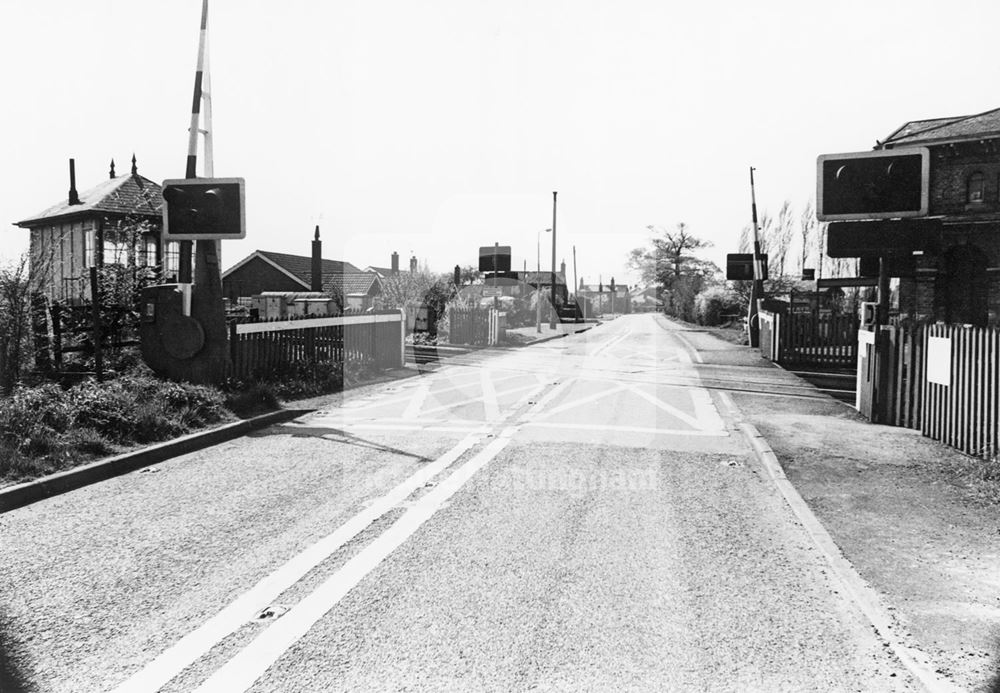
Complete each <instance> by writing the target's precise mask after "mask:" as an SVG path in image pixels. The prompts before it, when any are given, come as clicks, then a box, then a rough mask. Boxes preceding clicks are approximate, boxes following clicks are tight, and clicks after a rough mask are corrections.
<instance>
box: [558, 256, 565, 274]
mask: <svg viewBox="0 0 1000 693" xmlns="http://www.w3.org/2000/svg"><path fill="white" fill-rule="evenodd" d="M559 271H560V272H562V276H563V277H565V276H566V261H565V260H563V261H562V263H561V264H560V265H559Z"/></svg>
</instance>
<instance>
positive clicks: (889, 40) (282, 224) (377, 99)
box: [0, 0, 1000, 285]
mask: <svg viewBox="0 0 1000 693" xmlns="http://www.w3.org/2000/svg"><path fill="white" fill-rule="evenodd" d="M200 11H201V0H170V2H163V1H162V0H89V1H88V2H85V3H81V2H78V1H77V0H30V1H28V0H0V63H2V64H3V66H4V67H3V68H2V69H0V93H2V94H3V95H4V96H5V98H4V103H3V107H2V108H0V131H2V132H4V133H6V135H5V136H4V137H3V138H2V141H0V161H2V162H3V166H2V167H0V191H2V193H0V219H3V220H5V221H6V222H7V223H8V224H13V223H14V222H16V221H18V220H21V219H25V218H28V217H30V216H32V215H34V214H36V213H37V212H40V211H42V210H43V209H45V208H46V207H48V206H50V205H52V204H54V203H56V202H58V201H60V200H61V199H62V198H63V197H64V196H65V195H66V191H67V190H68V187H69V181H68V165H67V160H68V159H69V158H71V157H73V158H75V159H76V171H77V186H78V188H80V189H81V190H82V189H86V188H89V187H91V186H93V185H96V184H98V183H100V182H101V181H102V180H104V179H105V178H106V177H107V175H108V164H109V162H110V160H111V159H112V158H113V159H114V160H115V162H116V165H117V171H118V173H119V174H123V173H127V172H128V170H129V166H130V163H129V161H130V159H131V156H132V153H133V152H135V154H136V156H137V158H138V167H139V172H140V173H141V174H143V175H145V176H147V177H149V178H151V179H153V180H156V181H162V180H164V179H167V178H180V177H183V173H184V161H185V157H186V153H187V127H188V123H189V119H190V109H191V95H192V87H193V81H194V69H195V61H196V57H197V46H198V26H199V19H200ZM997 26H1000V3H996V2H995V1H986V0H983V1H978V0H952V1H951V2H948V3H944V2H921V1H920V0H906V1H905V2H894V1H893V2H889V1H880V0H864V1H857V0H842V1H840V2H808V1H806V0H795V1H792V0H788V1H785V0H758V1H756V2H753V3H749V2H736V1H728V0H723V1H720V2H714V3H700V2H683V3H681V2H674V1H672V0H495V1H485V0H424V1H422V2H415V1H413V0H410V1H409V2H406V1H403V0H331V1H324V2H320V1H319V0H284V2H281V3H275V2H264V1H263V0H210V10H209V35H210V47H209V52H210V65H211V77H212V86H213V92H212V105H213V121H214V122H213V127H212V130H213V137H214V154H215V155H214V165H215V174H216V175H217V176H220V177H221V176H239V177H243V178H245V179H246V211H247V220H246V226H247V236H246V238H245V239H244V240H241V241H226V242H225V243H224V244H223V249H222V253H223V266H224V267H225V266H229V265H232V264H234V263H236V262H237V261H239V260H241V259H242V258H244V257H246V256H247V255H248V254H250V253H252V252H253V251H254V250H255V249H261V250H271V251H279V252H288V253H296V254H301V255H308V254H309V252H310V241H311V239H312V233H313V227H314V226H315V225H316V224H319V225H320V227H321V234H322V238H323V241H324V256H326V257H327V258H330V259H339V260H347V261H349V262H351V263H353V264H354V265H357V266H358V267H365V266H367V265H377V266H387V265H388V264H389V262H390V255H391V253H392V252H393V251H397V252H398V253H399V255H400V258H401V265H402V266H404V267H405V266H406V263H407V258H409V257H410V256H411V255H414V256H416V257H417V258H418V260H419V261H420V263H421V264H426V265H427V266H429V267H430V268H431V269H432V270H435V271H440V272H447V271H450V269H451V268H452V267H454V265H456V264H459V265H463V266H465V265H469V264H476V262H477V259H478V248H479V247H480V246H486V245H489V246H492V245H493V244H494V243H500V244H501V245H509V246H511V247H512V254H513V261H512V264H513V266H514V268H521V267H523V266H524V265H525V264H526V265H527V267H528V268H529V269H534V267H535V265H536V262H539V256H540V263H541V267H542V268H543V269H545V268H548V267H549V266H550V263H551V253H552V246H551V243H552V237H551V234H549V233H546V232H545V229H547V228H551V227H552V224H553V196H552V193H553V191H558V198H557V210H556V213H557V217H556V243H557V248H556V255H557V261H561V260H565V261H566V263H567V265H568V268H569V272H570V277H571V279H573V281H574V282H578V281H579V278H584V279H585V280H586V282H587V283H596V281H597V279H598V276H600V277H601V278H603V279H604V281H605V282H607V281H609V278H610V277H612V276H614V277H615V278H616V281H617V283H618V284H619V285H620V284H622V283H628V284H632V283H634V282H636V281H637V279H638V276H637V275H636V274H635V273H634V272H630V271H629V270H628V268H627V266H626V265H627V256H628V253H629V251H630V250H631V249H633V248H635V247H641V246H644V245H648V241H649V238H650V231H649V229H648V227H650V226H653V227H657V228H672V227H675V226H676V224H678V223H679V222H684V223H686V224H687V225H688V227H689V228H690V230H691V232H692V233H694V234H695V235H697V236H699V237H702V238H704V239H706V240H708V241H710V242H711V243H712V244H713V245H712V247H711V248H709V249H708V250H707V251H705V257H707V258H708V259H711V260H713V261H715V262H717V263H719V264H723V263H724V259H725V254H726V253H727V252H736V250H737V244H738V238H739V234H740V230H741V229H742V228H743V227H744V226H745V225H747V224H748V223H750V188H749V167H750V166H754V167H755V168H756V173H755V178H756V183H757V185H756V194H757V204H758V209H759V210H760V211H761V212H764V211H771V212H777V210H778V208H779V207H780V206H781V204H782V202H783V201H785V200H789V201H791V202H792V204H793V205H795V206H796V207H798V208H801V207H802V206H803V205H804V204H805V203H806V202H807V201H808V200H809V199H810V198H811V197H812V196H813V195H814V194H815V172H816V157H817V156H818V155H820V154H824V153H839V152H853V151H864V150H868V149H871V148H872V147H873V146H874V145H875V141H876V140H877V139H881V138H885V136H886V135H888V134H889V133H890V132H892V131H893V130H894V129H896V128H897V127H898V126H900V125H901V124H903V123H904V122H906V121H908V120H917V119H924V118H933V117H943V116H957V115H965V114H973V113H979V112H982V111H986V110H990V109H993V108H996V107H1000V60H998V58H997V55H996V50H995V45H996V41H995V33H996V27H997ZM531 241H536V242H535V243H532V242H531ZM539 245H540V246H541V247H540V250H539ZM574 247H575V249H576V274H575V275H574V274H573V249H574ZM26 248H27V231H26V230H23V229H20V228H18V227H15V226H5V227H3V228H2V229H0V261H2V260H8V261H9V260H10V259H12V258H14V257H16V256H17V255H18V254H19V253H21V252H23V251H24V250H25V249H26ZM574 277H575V278H574Z"/></svg>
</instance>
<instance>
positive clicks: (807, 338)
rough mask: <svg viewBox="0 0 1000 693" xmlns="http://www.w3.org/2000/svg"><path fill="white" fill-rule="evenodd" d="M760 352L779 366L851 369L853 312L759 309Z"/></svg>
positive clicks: (854, 329)
mask: <svg viewBox="0 0 1000 693" xmlns="http://www.w3.org/2000/svg"><path fill="white" fill-rule="evenodd" d="M758 319H759V320H760V335H761V336H760V350H761V355H762V356H763V357H764V358H766V359H769V360H771V361H775V362H777V363H780V364H781V365H783V366H797V367H802V366H814V367H819V368H823V367H826V368H831V367H833V368H852V367H853V366H854V365H855V364H856V363H857V359H858V343H857V331H858V319H857V318H855V317H854V316H853V315H827V314H822V315H821V314H819V313H817V312H811V313H772V312H770V311H761V312H760V313H758Z"/></svg>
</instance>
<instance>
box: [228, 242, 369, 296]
mask: <svg viewBox="0 0 1000 693" xmlns="http://www.w3.org/2000/svg"><path fill="white" fill-rule="evenodd" d="M312 246H313V247H312V255H311V256H306V255H291V254H289V253H276V252H272V251H270V250H255V251H254V252H253V253H251V254H250V255H248V256H247V257H245V258H243V259H242V260H240V261H239V262H237V263H236V264H235V265H233V266H232V267H230V268H229V269H227V270H226V271H225V272H223V273H222V292H223V296H225V297H227V298H228V299H230V300H231V301H233V302H237V301H240V299H244V301H241V302H244V303H249V299H250V298H252V297H254V296H260V295H262V294H265V293H272V294H273V293H274V292H286V293H293V294H301V293H303V292H322V293H323V294H326V295H328V296H336V297H339V298H340V299H342V301H343V306H344V308H347V309H351V310H367V309H368V308H371V307H372V303H373V300H374V298H375V297H376V296H379V295H381V293H382V284H381V281H380V280H379V277H378V275H377V274H376V273H374V272H362V271H361V270H359V269H358V268H357V267H356V266H354V265H352V264H351V263H350V262H347V261H344V260H327V259H325V258H323V257H322V243H321V241H320V239H319V227H316V234H315V237H314V239H313V243H312Z"/></svg>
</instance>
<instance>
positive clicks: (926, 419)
mask: <svg viewBox="0 0 1000 693" xmlns="http://www.w3.org/2000/svg"><path fill="white" fill-rule="evenodd" d="M924 333H925V336H924V362H925V370H924V378H923V381H924V382H923V392H922V398H923V410H922V416H921V431H922V432H923V434H924V435H926V436H929V437H931V438H934V439H935V440H940V441H941V442H943V443H946V444H948V445H951V446H952V447H956V448H958V449H959V450H961V451H962V452H965V453H967V454H970V455H979V456H983V457H993V456H995V455H997V454H1000V415H998V410H1000V363H998V360H1000V328H995V327H994V328H983V327H969V326H964V325H943V324H937V325H928V326H927V327H926V328H925V330H924Z"/></svg>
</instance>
